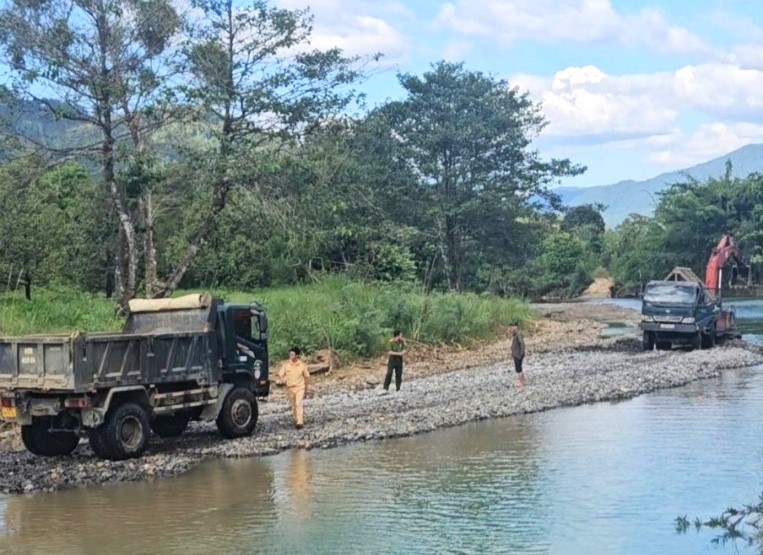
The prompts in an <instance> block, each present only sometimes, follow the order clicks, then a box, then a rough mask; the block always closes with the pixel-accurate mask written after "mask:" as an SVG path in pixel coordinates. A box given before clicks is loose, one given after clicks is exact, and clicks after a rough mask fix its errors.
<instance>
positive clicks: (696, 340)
mask: <svg viewBox="0 0 763 555" xmlns="http://www.w3.org/2000/svg"><path fill="white" fill-rule="evenodd" d="M691 348H692V350H694V349H700V348H702V332H701V331H698V332H697V333H695V334H694V336H693V337H692V338H691Z"/></svg>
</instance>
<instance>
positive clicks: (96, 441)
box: [87, 426, 109, 459]
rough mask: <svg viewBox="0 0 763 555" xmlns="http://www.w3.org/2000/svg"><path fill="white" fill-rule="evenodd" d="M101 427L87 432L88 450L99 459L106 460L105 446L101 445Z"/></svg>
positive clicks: (107, 456)
mask: <svg viewBox="0 0 763 555" xmlns="http://www.w3.org/2000/svg"><path fill="white" fill-rule="evenodd" d="M102 428H103V426H101V427H99V428H97V429H91V430H88V434H87V438H88V441H89V442H90V449H92V450H93V453H94V454H95V456H96V457H98V458H99V459H108V458H109V453H108V451H106V446H105V445H104V444H103V438H102V437H101V430H102Z"/></svg>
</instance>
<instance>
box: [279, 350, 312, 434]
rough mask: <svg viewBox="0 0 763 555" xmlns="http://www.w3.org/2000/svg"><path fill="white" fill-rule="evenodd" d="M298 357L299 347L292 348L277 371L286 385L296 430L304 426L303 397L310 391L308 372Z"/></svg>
mask: <svg viewBox="0 0 763 555" xmlns="http://www.w3.org/2000/svg"><path fill="white" fill-rule="evenodd" d="M299 355H300V350H299V347H292V348H291V350H290V351H289V360H287V361H286V362H284V363H283V364H282V365H281V368H280V369H279V371H278V377H279V379H280V380H281V382H285V383H286V394H287V396H288V397H289V404H290V405H291V412H292V415H293V416H294V426H295V427H296V428H297V429H298V430H300V429H302V426H303V425H304V404H305V395H307V393H308V391H309V389H310V372H308V370H307V364H306V363H305V362H304V361H302V360H301V359H300V358H299Z"/></svg>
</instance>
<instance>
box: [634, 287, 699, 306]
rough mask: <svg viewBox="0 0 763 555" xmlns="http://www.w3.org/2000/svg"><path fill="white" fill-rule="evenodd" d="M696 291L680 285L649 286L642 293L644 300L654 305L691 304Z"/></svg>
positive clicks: (695, 296)
mask: <svg viewBox="0 0 763 555" xmlns="http://www.w3.org/2000/svg"><path fill="white" fill-rule="evenodd" d="M696 298H697V289H696V288H694V287H688V286H686V285H680V284H678V283H677V284H675V285H674V284H672V283H671V284H660V285H650V286H648V287H647V288H646V291H645V292H644V300H645V301H647V302H650V303H654V304H662V303H671V304H693V303H694V301H695V299H696Z"/></svg>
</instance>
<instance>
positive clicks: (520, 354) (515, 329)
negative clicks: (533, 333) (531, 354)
mask: <svg viewBox="0 0 763 555" xmlns="http://www.w3.org/2000/svg"><path fill="white" fill-rule="evenodd" d="M509 332H510V333H511V356H512V358H513V359H514V371H515V372H516V374H517V383H516V386H517V387H524V385H525V373H524V371H523V370H522V361H523V360H524V358H525V340H524V338H523V337H522V332H521V331H519V325H518V323H517V322H512V323H511V326H509Z"/></svg>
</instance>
